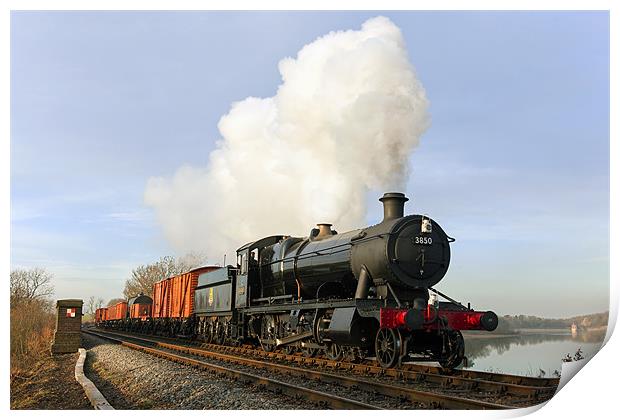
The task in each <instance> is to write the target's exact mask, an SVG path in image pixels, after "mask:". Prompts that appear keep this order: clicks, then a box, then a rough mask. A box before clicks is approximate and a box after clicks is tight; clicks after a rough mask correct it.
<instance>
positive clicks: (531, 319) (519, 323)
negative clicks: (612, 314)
mask: <svg viewBox="0 0 620 420" xmlns="http://www.w3.org/2000/svg"><path fill="white" fill-rule="evenodd" d="M608 319H609V312H601V313H598V314H590V315H579V316H574V317H572V318H563V319H556V318H541V317H538V316H531V315H504V316H503V317H500V318H499V325H498V326H497V330H496V331H497V332H513V331H517V330H523V329H533V328H570V327H571V325H572V324H573V323H574V324H577V326H578V327H581V328H596V327H604V326H606V325H607V320H608Z"/></svg>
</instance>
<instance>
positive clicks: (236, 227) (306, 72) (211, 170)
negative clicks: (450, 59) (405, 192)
mask: <svg viewBox="0 0 620 420" xmlns="http://www.w3.org/2000/svg"><path fill="white" fill-rule="evenodd" d="M279 70H280V73H281V75H282V84H281V85H280V86H279V88H278V91H277V93H276V95H275V96H273V97H271V98H253V97H250V98H247V99H245V100H243V101H241V102H237V103H234V104H233V105H232V107H231V110H230V112H229V113H228V114H227V115H225V116H223V117H222V118H221V119H220V122H219V125H218V128H219V131H220V133H221V135H222V140H220V141H219V142H218V144H217V148H216V150H214V151H213V152H212V153H211V154H210V156H209V162H208V165H207V167H206V168H191V167H182V168H180V169H179V170H178V171H177V173H176V174H175V175H174V176H173V177H172V179H162V178H151V179H150V180H149V181H148V184H147V187H146V191H145V202H146V204H147V205H149V206H152V207H154V208H155V211H156V213H157V217H158V220H159V221H160V222H161V224H162V226H163V229H164V233H165V235H166V237H167V238H168V240H169V241H171V243H172V245H173V246H174V247H175V248H176V249H177V250H178V251H180V252H186V251H189V250H200V251H201V252H206V253H207V255H208V256H209V257H210V258H211V260H214V259H216V260H219V259H220V258H221V255H222V254H223V253H225V252H228V253H229V258H230V252H231V250H234V249H236V247H238V246H240V245H242V244H243V243H245V242H249V241H251V240H255V239H258V238H260V237H263V236H267V235H273V234H294V235H304V236H305V235H307V234H308V232H309V231H310V229H311V228H312V227H313V226H314V225H315V224H316V223H319V222H328V223H333V224H334V228H335V229H337V230H339V231H341V232H344V231H345V230H347V229H350V228H356V227H362V226H363V225H364V217H365V214H366V208H365V195H366V192H367V191H369V190H371V189H372V190H378V191H388V190H402V189H403V187H404V183H405V182H406V180H407V177H408V169H409V168H408V160H409V155H410V153H411V152H412V151H413V149H414V148H415V147H416V146H417V145H418V143H419V139H420V136H421V135H422V133H423V132H424V131H425V130H426V129H427V127H428V125H429V117H428V114H427V108H428V101H427V99H426V95H425V92H424V89H423V87H422V85H421V84H420V82H419V81H418V79H417V78H416V75H415V72H414V69H413V67H412V65H411V64H410V63H409V60H408V57H407V50H406V48H405V44H404V41H403V37H402V34H401V32H400V29H399V28H398V27H397V26H396V25H394V24H393V23H392V22H391V21H390V20H389V19H387V18H385V17H377V18H373V19H370V20H368V21H367V22H365V23H364V24H363V25H362V29H361V30H359V31H352V30H350V31H342V32H330V33H329V34H327V35H325V36H323V37H321V38H319V39H317V40H315V41H314V42H312V43H310V44H308V45H306V46H305V47H303V48H302V49H301V50H300V51H299V52H298V54H297V57H296V58H285V59H283V60H281V61H280V63H279ZM229 261H230V260H229Z"/></svg>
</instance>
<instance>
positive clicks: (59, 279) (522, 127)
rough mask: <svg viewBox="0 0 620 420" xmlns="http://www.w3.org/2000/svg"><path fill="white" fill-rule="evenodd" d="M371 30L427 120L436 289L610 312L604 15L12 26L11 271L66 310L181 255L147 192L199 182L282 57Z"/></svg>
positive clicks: (136, 19) (415, 173)
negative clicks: (226, 132) (401, 66)
mask: <svg viewBox="0 0 620 420" xmlns="http://www.w3.org/2000/svg"><path fill="white" fill-rule="evenodd" d="M376 15H384V16H387V17H389V18H390V19H391V20H392V21H393V22H394V23H395V24H396V25H398V26H399V27H400V28H401V30H402V32H403V35H404V37H405V40H406V43H407V47H408V50H409V55H410V58H411V61H412V63H413V65H414V66H415V68H416V71H417V74H418V77H419V79H420V80H421V82H422V84H423V85H424V87H425V89H426V92H427V96H428V98H429V100H430V103H431V107H430V114H431V118H432V125H431V127H430V129H429V130H428V131H427V132H426V134H425V135H424V136H423V137H422V141H421V145H420V147H419V148H418V149H417V150H416V151H415V153H414V154H413V155H412V157H411V162H412V174H411V178H410V180H409V183H408V188H407V191H406V193H407V195H408V196H409V197H410V198H411V201H410V202H409V203H408V207H407V209H408V211H409V212H415V213H426V214H429V215H431V216H432V217H433V218H434V219H435V220H436V221H438V222H439V223H440V224H441V225H442V226H443V228H444V229H445V230H446V231H447V232H448V233H449V234H450V235H451V236H454V237H455V238H456V239H457V241H456V242H455V243H454V244H453V247H452V256H453V260H452V265H451V268H450V270H449V273H448V275H447V276H446V278H445V279H444V280H443V281H442V282H441V283H440V284H439V285H438V286H439V288H440V289H441V290H443V291H444V292H447V293H448V294H452V295H454V297H456V298H458V299H459V300H463V301H471V302H472V304H473V306H474V307H479V308H484V309H492V310H495V311H496V312H498V313H500V314H505V313H509V314H515V313H527V314H536V315H544V316H568V315H574V314H579V313H587V312H594V311H601V310H606V309H607V306H608V288H609V18H608V14H607V13H604V12H492V13H491V12H325V13H322V12H297V13H288V12H253V13H243V12H162V13H149V12H86V13H84V12H79V13H78V12H13V13H12V19H11V265H12V266H13V267H33V266H41V267H46V268H48V269H49V270H50V271H51V272H52V273H54V276H55V284H56V291H57V296H58V297H63V298H66V297H82V298H87V297H88V296H89V295H96V296H102V297H104V298H105V299H106V300H107V299H110V298H112V297H116V296H119V295H120V294H121V292H122V288H123V283H124V280H125V279H126V278H127V277H128V276H129V275H130V271H131V268H133V267H135V266H137V265H139V264H144V263H148V262H151V261H154V260H156V259H158V258H159V256H162V255H166V254H172V253H174V250H173V249H171V248H170V246H169V245H168V244H167V243H166V240H165V239H164V237H163V235H162V232H161V229H160V227H159V226H158V224H157V223H156V221H155V218H154V215H153V212H152V210H151V209H150V208H148V207H146V206H145V205H144V203H143V194H144V188H145V185H146V182H147V180H148V179H149V177H151V176H170V175H172V174H173V173H174V172H175V171H176V170H177V169H178V168H179V167H180V166H182V165H184V164H191V165H195V166H204V165H205V164H206V162H207V158H208V154H209V152H210V151H211V150H213V148H214V147H215V142H216V141H217V140H218V139H219V138H220V135H219V133H218V131H217V122H218V120H219V118H220V117H221V116H222V115H223V114H225V113H226V112H227V111H228V110H229V108H230V105H231V103H232V102H234V101H239V100H242V99H244V98H246V97H248V96H257V97H268V96H273V95H274V93H275V91H276V89H277V86H278V85H279V84H280V82H281V81H280V77H279V73H278V69H277V63H278V61H279V60H280V59H282V58H284V57H286V56H293V55H294V54H295V53H296V52H297V51H298V50H299V49H300V48H301V47H302V46H303V45H305V44H307V43H309V42H311V41H313V40H314V39H316V38H317V37H318V36H321V35H323V34H325V33H327V32H329V31H332V30H342V29H358V28H359V26H360V25H361V24H362V23H363V22H364V21H365V20H366V19H368V18H369V17H373V16H376ZM381 193H382V192H372V193H371V194H369V196H368V202H369V209H370V212H369V214H368V222H369V223H374V222H376V221H377V220H379V219H380V217H381V207H380V205H379V203H378V202H377V201H376V199H377V198H378V197H379V196H380V195H381Z"/></svg>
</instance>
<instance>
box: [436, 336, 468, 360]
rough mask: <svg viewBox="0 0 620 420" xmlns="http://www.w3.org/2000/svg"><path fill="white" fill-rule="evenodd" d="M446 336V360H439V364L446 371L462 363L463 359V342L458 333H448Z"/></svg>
mask: <svg viewBox="0 0 620 420" xmlns="http://www.w3.org/2000/svg"><path fill="white" fill-rule="evenodd" d="M447 334H448V347H449V350H448V351H449V354H448V357H447V358H446V359H441V360H440V361H439V364H440V365H441V367H444V368H446V369H454V368H455V367H457V366H458V365H460V364H461V363H462V362H463V358H464V357H465V340H464V339H463V334H461V332H460V331H450V332H448V333H447Z"/></svg>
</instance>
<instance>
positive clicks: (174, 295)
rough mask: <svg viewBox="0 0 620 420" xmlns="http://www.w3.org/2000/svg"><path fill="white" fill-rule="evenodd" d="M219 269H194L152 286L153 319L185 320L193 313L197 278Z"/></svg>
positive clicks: (214, 267) (210, 267)
mask: <svg viewBox="0 0 620 420" xmlns="http://www.w3.org/2000/svg"><path fill="white" fill-rule="evenodd" d="M218 268H220V267H217V266H207V267H200V268H195V269H193V270H191V271H189V272H187V273H183V274H179V275H178V276H174V277H170V278H167V279H165V280H162V281H159V282H157V283H155V284H154V285H153V307H152V315H153V318H187V317H189V316H191V315H192V314H193V313H194V294H195V292H196V285H197V284H198V276H199V275H201V274H203V273H207V272H209V271H213V270H216V269H218Z"/></svg>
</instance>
